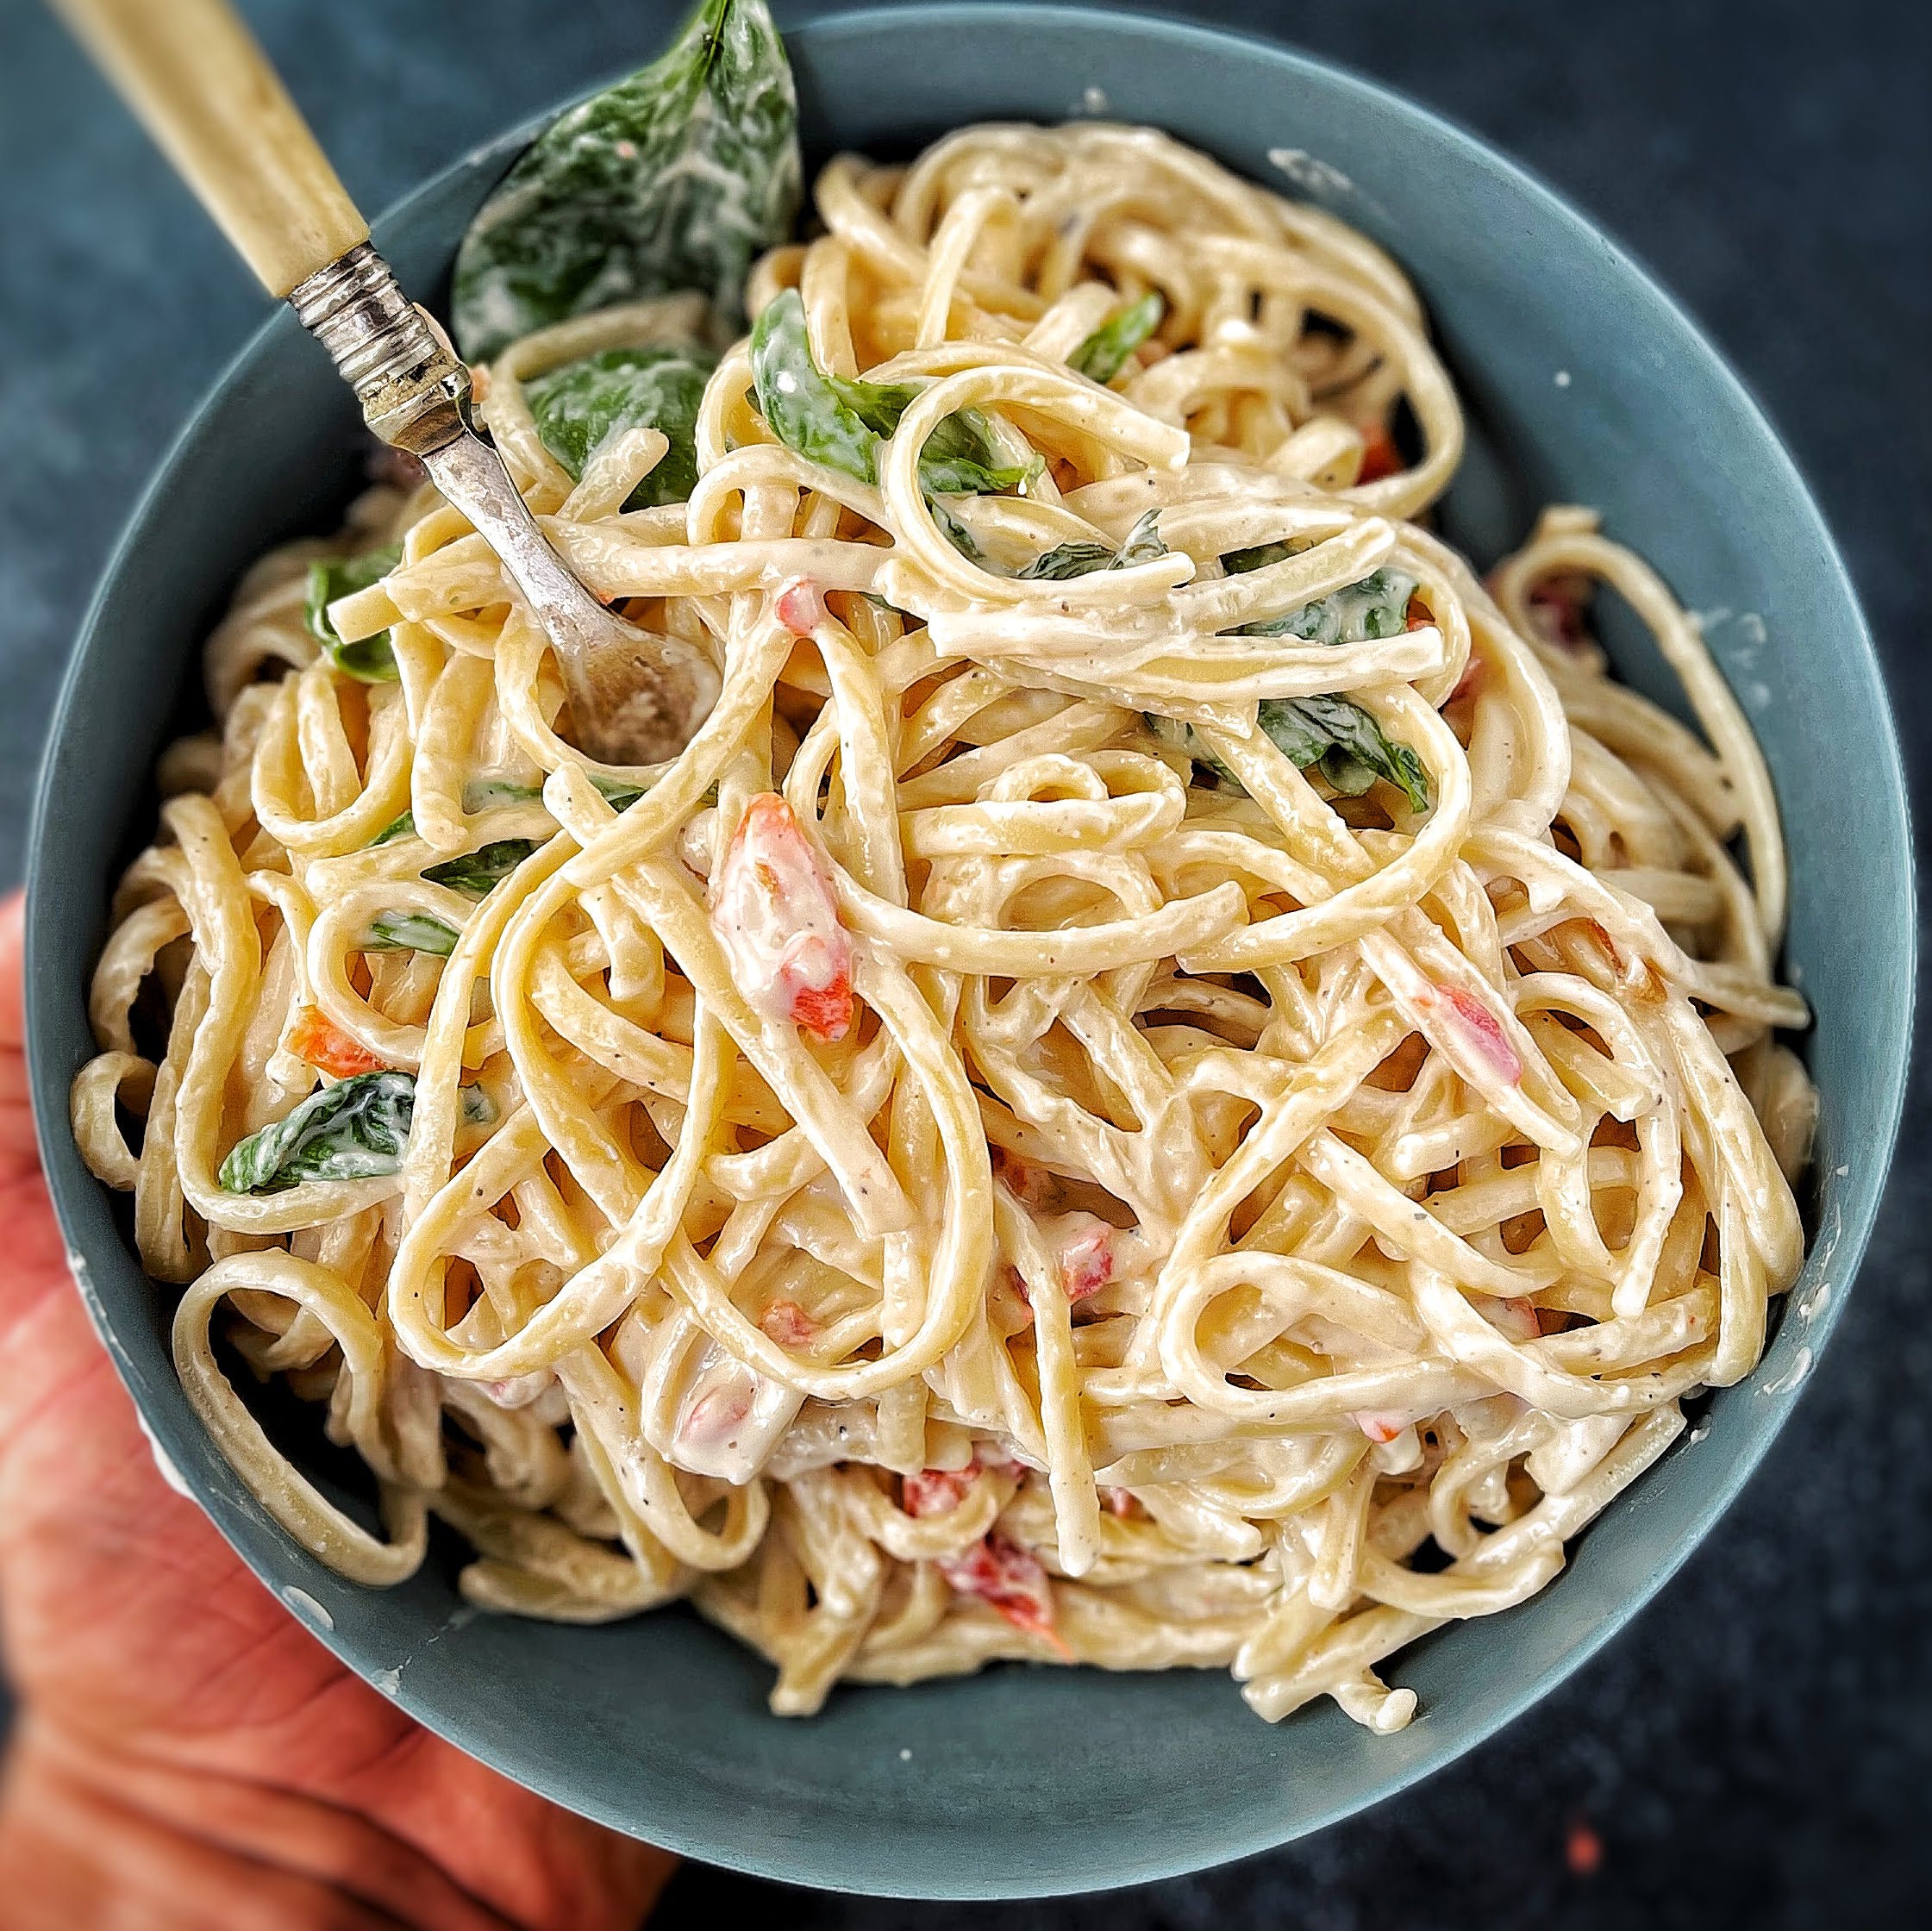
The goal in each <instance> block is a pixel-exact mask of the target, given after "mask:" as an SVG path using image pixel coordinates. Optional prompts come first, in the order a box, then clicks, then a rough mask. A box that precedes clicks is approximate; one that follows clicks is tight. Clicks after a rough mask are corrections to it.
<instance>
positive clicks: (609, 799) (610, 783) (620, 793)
mask: <svg viewBox="0 0 1932 1931" xmlns="http://www.w3.org/2000/svg"><path fill="white" fill-rule="evenodd" d="M591 784H594V785H596V787H597V790H598V791H601V792H602V793H603V802H604V803H606V804H608V805H609V806H610V809H612V810H613V811H628V810H629V809H630V808H631V807H632V806H633V805H634V804H635V803H637V801H638V800H639V799H640V798H641V797H643V796H644V787H643V786H642V785H641V784H619V783H618V782H617V780H616V778H591ZM713 789H714V790H715V789H716V787H715V786H714V787H713ZM714 802H716V801H714Z"/></svg>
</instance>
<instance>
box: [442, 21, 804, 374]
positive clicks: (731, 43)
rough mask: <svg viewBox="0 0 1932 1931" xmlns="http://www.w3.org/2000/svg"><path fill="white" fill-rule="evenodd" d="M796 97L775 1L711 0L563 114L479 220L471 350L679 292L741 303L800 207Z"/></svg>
mask: <svg viewBox="0 0 1932 1931" xmlns="http://www.w3.org/2000/svg"><path fill="white" fill-rule="evenodd" d="M797 124H798V104H797V96H796V94H795V93H794V91H793V89H792V84H791V66H790V64H789V62H788V61H787V60H786V59H785V47H784V43H783V42H782V41H780V40H779V38H778V29H777V28H775V27H774V26H773V25H772V16H771V13H770V11H769V9H767V8H766V5H765V3H764V0H704V3H703V5H702V6H701V7H700V8H699V9H698V10H697V13H695V14H694V15H693V16H691V19H690V20H689V21H688V22H686V23H685V28H684V31H683V32H682V33H681V34H679V35H678V39H677V41H675V42H674V43H673V44H672V47H671V49H670V51H669V52H668V53H666V54H665V55H664V56H663V58H662V59H659V60H656V61H654V62H653V63H652V65H651V66H647V67H645V68H642V69H641V70H640V71H639V72H636V73H635V74H633V75H631V77H630V78H628V80H622V81H620V82H619V83H618V84H616V86H615V87H612V88H610V89H607V90H606V91H604V92H603V93H601V94H597V95H594V96H593V97H591V99H589V100H587V101H585V102H583V103H580V104H579V105H578V106H576V107H574V108H572V109H570V111H569V112H568V113H566V114H563V115H560V116H559V117H558V118H557V119H556V120H555V121H553V122H552V123H551V124H550V126H549V127H547V128H545V129H544V131H543V132H542V133H541V134H539V135H538V136H537V138H536V140H535V142H534V143H532V145H531V147H529V149H528V152H527V153H525V154H524V155H523V156H522V159H520V160H519V161H518V162H517V163H516V166H514V167H513V168H511V170H510V172H509V173H508V174H507V175H506V176H505V177H504V178H503V182H502V184H500V185H499V186H498V187H497V190H496V191H495V192H494V193H493V194H491V197H490V198H489V199H488V200H487V201H486V202H485V203H484V204H483V207H482V209H480V210H479V211H478V215H477V216H476V219H475V220H474V221H473V222H471V223H470V227H469V232H468V233H467V234H465V235H464V237H463V243H462V247H460V249H459V250H458V252H457V256H456V274H455V282H454V287H453V296H452V306H451V313H452V318H453V323H454V327H455V333H456V340H457V341H458V343H459V344H460V346H461V347H462V351H463V353H464V355H465V356H466V358H467V359H470V360H471V361H476V360H478V359H483V358H486V357H489V356H492V355H495V354H496V353H497V352H498V351H499V350H501V349H502V348H503V347H504V345H505V344H506V343H508V342H510V341H515V340H516V337H518V336H519V335H527V334H529V332H530V331H531V330H532V329H534V328H542V327H543V326H545V324H547V323H549V322H561V321H563V320H564V319H565V317H566V316H577V315H584V314H585V313H587V312H588V311H590V310H591V309H604V308H609V307H610V306H611V305H612V304H613V303H618V302H635V301H637V300H639V299H641V297H647V296H653V295H668V294H671V293H673V292H674V291H678V290H680V289H698V290H701V291H703V293H704V294H706V295H707V296H709V297H710V300H711V303H712V308H713V311H714V315H715V316H716V319H717V321H718V322H719V325H720V327H721V328H723V329H733V328H736V327H737V325H738V322H739V321H740V319H741V316H742V315H743V312H744V311H743V303H744V286H745V280H746V278H747V275H748V274H749V273H750V271H751V266H752V263H753V261H754V260H755V259H757V257H758V256H760V254H762V253H764V252H765V251H766V249H767V248H769V247H772V246H773V245H774V244H775V243H777V242H779V241H784V240H785V236H786V235H787V234H790V233H791V222H792V217H793V216H794V215H795V214H796V213H797V208H798V194H799V183H800V178H801V171H800V165H799V157H798V131H797Z"/></svg>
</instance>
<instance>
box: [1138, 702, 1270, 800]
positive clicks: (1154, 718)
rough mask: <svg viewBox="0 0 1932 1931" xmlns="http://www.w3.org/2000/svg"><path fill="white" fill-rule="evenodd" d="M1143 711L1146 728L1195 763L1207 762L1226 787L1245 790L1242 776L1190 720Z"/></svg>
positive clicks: (1170, 748) (1208, 766) (1218, 779)
mask: <svg viewBox="0 0 1932 1931" xmlns="http://www.w3.org/2000/svg"><path fill="white" fill-rule="evenodd" d="M1141 718H1142V720H1143V722H1145V723H1146V725H1147V728H1148V729H1149V730H1150V731H1152V732H1153V733H1154V735H1155V736H1156V737H1157V738H1159V739H1160V741H1161V743H1163V744H1164V745H1166V747H1167V748H1168V749H1169V750H1170V751H1178V752H1179V753H1181V755H1182V756H1183V757H1185V758H1191V759H1193V760H1194V762H1195V763H1196V764H1197V765H1204V766H1206V767H1207V769H1208V770H1209V771H1210V772H1212V773H1213V775H1214V778H1215V780H1216V783H1217V784H1220V785H1221V786H1222V787H1223V788H1224V789H1227V790H1231V791H1241V790H1242V786H1241V780H1240V778H1236V777H1235V774H1234V772H1232V771H1231V770H1230V769H1229V767H1228V766H1226V765H1224V764H1222V761H1221V759H1219V758H1218V757H1216V755H1215V753H1214V752H1213V751H1211V750H1210V748H1209V746H1208V741H1207V740H1206V739H1205V738H1204V737H1203V736H1202V735H1201V734H1200V733H1199V732H1198V731H1197V730H1196V729H1195V728H1194V727H1193V726H1192V725H1191V724H1189V723H1187V722H1185V721H1184V720H1182V719H1180V718H1179V717H1163V716H1161V715H1160V712H1159V711H1152V710H1150V711H1143V712H1142V713H1141ZM1244 795H1245V794H1244Z"/></svg>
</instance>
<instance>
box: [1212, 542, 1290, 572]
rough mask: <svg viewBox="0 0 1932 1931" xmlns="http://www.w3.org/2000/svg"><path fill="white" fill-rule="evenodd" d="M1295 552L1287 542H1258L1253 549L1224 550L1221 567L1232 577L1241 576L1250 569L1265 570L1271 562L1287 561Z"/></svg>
mask: <svg viewBox="0 0 1932 1931" xmlns="http://www.w3.org/2000/svg"><path fill="white" fill-rule="evenodd" d="M1295 554H1296V552H1295V551H1294V550H1293V549H1292V548H1291V547H1289V545H1287V544H1285V543H1257V544H1256V545H1255V546H1254V548H1253V549H1251V550H1228V551H1224V552H1223V553H1222V558H1221V567H1222V569H1223V570H1225V571H1226V572H1228V574H1229V576H1230V577H1241V576H1245V575H1246V574H1247V572H1249V571H1250V570H1265V569H1266V568H1267V566H1269V565H1270V564H1271V563H1285V562H1287V560H1288V559H1289V558H1290V557H1291V556H1293V555H1295Z"/></svg>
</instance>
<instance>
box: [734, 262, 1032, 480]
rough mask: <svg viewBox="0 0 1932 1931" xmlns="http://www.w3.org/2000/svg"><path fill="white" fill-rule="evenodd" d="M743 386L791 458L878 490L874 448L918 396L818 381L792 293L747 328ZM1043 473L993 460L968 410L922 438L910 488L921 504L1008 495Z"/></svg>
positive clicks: (993, 446) (820, 374)
mask: <svg viewBox="0 0 1932 1931" xmlns="http://www.w3.org/2000/svg"><path fill="white" fill-rule="evenodd" d="M751 362H752V379H753V384H754V386H755V389H756V391H757V396H758V408H759V413H760V415H761V416H764V418H765V420H766V422H769V423H770V424H771V425H772V434H774V435H776V436H777V437H778V441H780V442H782V443H783V444H784V445H785V447H786V448H787V449H789V450H791V452H792V453H793V454H794V455H798V456H803V458H804V459H805V460H806V461H807V462H809V463H819V464H822V466H824V467H825V468H827V469H835V470H837V471H839V472H840V473H841V474H842V475H845V476H849V477H852V478H854V480H856V481H858V482H860V483H877V482H878V447H879V444H880V443H881V442H882V441H885V438H886V437H887V436H889V435H891V434H892V432H893V431H894V430H895V429H896V428H897V427H898V425H899V418H900V417H901V416H903V415H904V414H905V412H906V410H907V409H909V408H910V406H911V404H912V402H913V399H914V398H915V397H916V396H917V395H918V394H919V387H918V384H915V383H910V382H861V381H859V380H857V379H855V378H853V377H851V376H834V375H828V374H826V372H824V371H823V370H822V369H821V368H820V367H819V366H818V365H817V363H816V362H815V361H814V360H813V359H812V351H811V340H810V335H809V334H807V332H806V328H805V304H804V303H803V301H802V300H801V299H800V298H799V295H798V291H797V290H796V289H786V290H785V291H784V292H783V293H782V294H780V295H778V296H776V297H773V298H772V301H770V302H769V303H766V307H765V311H764V313H763V314H762V315H760V316H759V318H758V321H757V323H756V324H755V326H754V327H753V329H752V339H751ZM1045 466H1046V465H1045V461H1044V459H1042V458H1041V457H1040V456H1038V455H1035V456H1034V457H1033V458H1032V459H1031V460H1030V461H1029V462H1026V463H1010V462H1008V461H1007V460H1006V459H1004V456H1003V454H1002V453H1001V451H1000V448H999V445H998V443H997V441H996V440H995V439H994V436H993V433H992V428H991V424H990V423H988V422H987V421H986V419H985V416H982V415H980V413H979V411H978V410H977V409H960V410H959V411H957V412H956V413H955V414H953V415H952V416H947V417H946V418H945V420H944V421H943V422H941V423H940V424H939V425H938V426H937V427H936V428H935V429H934V431H933V433H932V434H931V435H930V436H928V438H927V439H926V447H924V448H923V449H922V451H921V452H920V454H919V481H920V484H921V485H922V487H923V488H924V490H925V491H926V493H927V495H928V496H929V497H931V496H980V495H985V494H988V493H990V492H992V491H998V490H1016V489H1018V488H1019V487H1020V485H1021V484H1024V483H1030V482H1031V481H1032V480H1033V478H1035V477H1036V476H1038V475H1039V474H1040V472H1041V470H1042V469H1044V468H1045Z"/></svg>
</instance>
